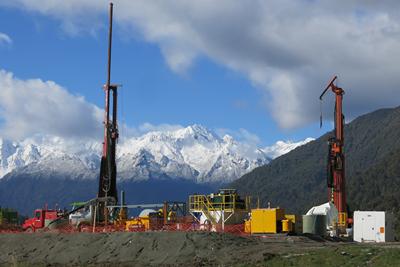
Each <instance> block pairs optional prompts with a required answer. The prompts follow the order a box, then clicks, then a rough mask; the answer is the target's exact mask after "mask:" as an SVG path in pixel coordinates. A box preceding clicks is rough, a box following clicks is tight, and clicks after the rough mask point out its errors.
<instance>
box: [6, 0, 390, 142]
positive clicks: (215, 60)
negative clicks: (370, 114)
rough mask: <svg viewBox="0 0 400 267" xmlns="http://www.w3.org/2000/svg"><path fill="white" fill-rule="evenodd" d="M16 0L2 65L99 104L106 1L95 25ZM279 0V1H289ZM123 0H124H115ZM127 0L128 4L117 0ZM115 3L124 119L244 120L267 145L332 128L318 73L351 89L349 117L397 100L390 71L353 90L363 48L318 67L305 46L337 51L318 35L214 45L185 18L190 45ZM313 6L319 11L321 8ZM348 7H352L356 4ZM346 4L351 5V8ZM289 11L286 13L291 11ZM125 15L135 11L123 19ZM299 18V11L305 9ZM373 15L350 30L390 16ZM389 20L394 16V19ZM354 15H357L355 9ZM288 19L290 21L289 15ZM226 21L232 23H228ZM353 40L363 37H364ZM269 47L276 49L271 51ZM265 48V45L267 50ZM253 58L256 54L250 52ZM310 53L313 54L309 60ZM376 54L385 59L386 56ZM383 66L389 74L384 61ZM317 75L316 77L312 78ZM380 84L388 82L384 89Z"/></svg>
mask: <svg viewBox="0 0 400 267" xmlns="http://www.w3.org/2000/svg"><path fill="white" fill-rule="evenodd" d="M21 2H22V3H21V6H23V5H26V6H29V7H26V8H23V7H15V6H11V7H10V6H8V5H7V3H6V4H3V5H5V6H3V7H2V6H1V5H0V32H1V33H4V34H6V35H8V36H9V37H10V38H11V39H12V43H7V42H3V43H0V59H1V60H0V69H3V70H5V71H7V72H12V73H13V74H14V76H15V77H16V78H17V79H20V80H27V79H36V78H39V79H41V80H43V81H47V80H51V81H54V82H55V83H57V84H58V85H60V86H62V87H64V88H66V89H67V90H68V91H69V92H70V93H72V94H74V95H81V96H84V98H85V99H86V101H87V102H89V103H92V104H94V105H96V106H98V107H100V108H102V107H103V99H104V95H103V91H102V89H101V86H102V84H103V83H104V81H105V78H106V72H105V70H106V49H107V47H106V45H107V28H106V27H107V16H106V12H107V4H105V5H104V10H103V11H102V12H100V13H98V14H94V15H90V14H89V15H88V17H91V16H93V18H95V19H94V22H93V23H94V24H95V26H96V27H94V28H95V29H94V30H93V29H92V28H91V25H90V23H87V22H81V21H78V22H76V18H75V17H74V16H71V15H70V14H69V13H68V10H67V9H65V10H63V8H62V7H60V8H59V9H55V11H54V13H52V12H53V11H52V10H51V9H49V10H50V11H49V12H47V13H46V12H41V13H39V12H38V10H39V8H40V7H39V5H38V9H37V10H35V9H34V8H32V4H31V3H30V2H34V1H28V0H22V1H21ZM50 2H51V1H50ZM67 2H68V1H67ZM72 2H73V1H72ZM88 2H90V1H88ZM138 2H140V1H138ZM271 2H274V1H271ZM275 2H276V1H275ZM284 2H285V3H287V1H284ZM289 2H290V1H289ZM322 2H324V1H322ZM11 5H12V4H11ZM88 5H89V4H88ZM121 5H123V2H122V1H121ZM125 5H128V4H126V3H125ZM306 5H313V4H312V3H307V4H304V6H305V7H306ZM315 5H317V4H315ZM33 6H34V5H33ZM61 6H62V5H61ZM272 6H274V7H276V6H277V4H276V3H275V4H272ZM96 7H97V5H96ZM278 7H279V5H278ZM51 8H54V7H51ZM115 8H116V22H115V27H114V40H113V66H112V81H113V82H115V83H122V84H123V87H122V89H121V91H120V97H119V101H120V118H121V119H122V120H123V121H124V122H126V124H127V125H128V126H130V127H138V126H139V125H141V124H144V123H151V124H154V125H159V124H172V125H183V126H187V125H190V124H194V123H197V124H202V125H204V126H206V127H208V128H211V129H214V130H218V129H219V130H221V129H225V130H226V131H227V132H236V133H238V135H240V134H239V130H240V129H245V130H247V131H249V132H250V133H253V134H255V135H256V136H258V138H259V139H260V145H270V144H272V143H274V142H276V141H277V140H289V139H290V140H302V139H305V138H306V137H318V136H319V135H321V134H323V133H324V132H326V131H327V130H329V129H330V127H331V124H330V123H326V124H325V126H324V128H323V129H319V122H318V117H319V101H318V96H319V92H320V91H321V90H322V89H323V88H322V87H323V86H324V83H325V81H328V80H329V79H330V76H331V74H338V73H339V75H340V74H343V76H344V79H343V80H342V81H341V82H343V83H342V84H341V85H343V86H345V85H346V86H349V87H350V86H351V87H352V90H353V92H354V93H352V94H350V96H349V98H350V100H349V102H350V103H345V109H346V108H347V109H348V113H350V114H349V116H348V117H349V118H353V117H355V116H357V115H360V114H362V113H364V112H367V111H372V110H373V109H375V108H379V107H385V106H386V103H387V106H394V105H396V103H395V101H393V100H392V99H393V98H392V97H388V96H390V95H391V94H392V93H393V92H395V93H398V91H397V90H396V91H395V90H394V88H393V85H394V84H396V82H397V80H393V81H392V80H391V79H387V80H388V81H389V82H386V85H384V86H383V97H380V98H378V99H376V98H374V97H373V96H372V97H371V96H366V94H365V93H364V94H363V93H361V89H364V90H367V92H369V91H368V90H369V88H367V89H365V83H368V81H365V83H364V80H363V78H362V77H360V78H358V79H356V78H352V77H358V76H360V73H363V72H362V71H364V72H365V70H357V66H355V67H354V66H353V67H352V68H350V67H348V66H352V64H353V65H355V64H361V63H358V61H357V60H359V59H363V58H365V55H363V54H362V53H360V55H358V54H357V53H355V56H354V57H355V59H352V58H349V57H348V56H343V57H344V59H342V60H339V63H337V62H336V63H329V64H331V66H329V68H328V67H326V69H323V68H322V67H321V66H320V65H318V64H322V65H324V67H325V66H326V64H325V63H324V62H322V63H317V62H318V61H317V60H316V59H315V55H312V56H310V55H309V54H307V53H309V52H310V51H309V50H312V49H313V48H312V46H315V51H316V52H318V49H321V53H324V54H326V55H327V57H328V61H327V62H333V60H332V58H336V57H337V54H336V53H337V52H336V51H335V52H332V54H330V53H331V52H330V51H333V50H332V49H331V50H329V48H330V47H326V46H325V47H324V44H319V42H320V40H321V39H323V37H321V38H320V39H318V38H317V39H318V40H316V41H313V40H308V42H310V43H309V44H305V45H304V51H302V50H297V49H298V46H297V47H291V46H290V41H289V40H288V42H287V43H286V42H285V41H284V43H283V44H285V45H286V44H287V46H288V47H282V48H281V47H279V45H278V46H277V45H276V43H274V44H271V43H268V42H267V41H265V43H263V42H264V41H260V44H262V45H265V47H266V48H268V49H269V50H265V51H264V50H262V51H261V52H262V53H260V54H252V53H250V52H248V53H246V52H243V50H246V49H247V50H249V51H250V50H252V51H255V50H256V48H257V47H259V46H260V44H257V43H256V42H257V41H258V40H259V39H258V37H257V39H254V40H253V39H249V42H247V41H246V43H244V44H234V43H232V42H231V43H229V42H230V41H227V42H225V40H229V39H230V38H231V37H230V36H229V35H228V34H226V35H227V36H226V37H224V41H221V42H219V43H218V42H217V41H215V45H214V46H212V44H213V42H214V40H215V39H213V38H211V37H212V36H214V34H215V33H213V32H212V29H210V28H206V26H204V23H202V24H201V27H203V28H201V29H198V28H200V27H197V25H196V24H194V23H195V22H193V24H191V25H193V28H194V30H193V31H196V30H198V31H199V33H198V35H196V36H200V37H202V38H203V40H205V41H207V42H209V43H210V46H209V47H207V42H199V44H197V43H192V42H191V40H187V39H184V38H181V37H180V36H178V35H176V34H175V35H174V34H172V35H171V36H172V37H171V36H167V37H164V35H163V33H161V34H160V33H159V32H158V31H155V32H152V30H151V29H150V30H149V28H148V27H147V25H151V23H153V20H152V18H151V16H152V15H151V14H150V15H148V17H146V18H144V19H143V18H142V17H141V16H137V15H136V14H130V13H129V12H127V11H126V12H125V13H122V11H119V12H121V14H120V13H117V10H118V8H119V6H118V3H117V4H116V7H115ZM279 8H281V7H279ZM314 8H315V9H316V10H318V9H321V8H325V7H321V6H316V7H314ZM200 9H201V7H196V9H195V10H200ZM353 9H354V10H357V8H354V7H353ZM349 10H350V11H351V10H352V9H351V8H350V7H349ZM383 10H385V9H384V8H383ZM196 12H197V11H196ZM249 12H250V11H249ZM287 12H288V14H289V13H290V10H288V11H287ZM337 12H339V11H337ZM354 12H355V11H354ZM357 12H359V11H357ZM233 13H234V12H233ZM250 13H251V12H250ZM196 14H197V13H196ZM202 14H203V13H201V12H198V17H199V18H200V17H202V16H203V15H202ZM352 14H353V12H350V13H349V14H347V13H345V14H344V15H343V16H345V18H346V19H349V20H351V21H353V20H355V19H354V14H353V15H352ZM363 14H364V13H363ZM119 15H120V17H119V18H121V17H122V18H123V19H124V20H122V19H119V18H118V16H119ZM230 15H231V14H227V15H226V16H227V19H228V20H229V19H232V18H231V17H233V16H230ZM250 15H251V14H250ZM135 16H136V17H135ZM207 16H208V15H207ZM265 16H268V14H266V15H265ZM352 16H353V19H352ZM131 17H133V18H134V19H132V21H128V22H126V21H127V20H128V19H130V18H131ZM171 17H173V15H171ZM140 19H141V20H140ZM298 19H299V20H306V19H305V18H298ZM373 19H375V17H374V16H371V17H370V18H368V20H367V21H366V22H365V25H364V24H361V25H359V27H360V28H359V29H357V30H361V31H362V30H364V29H365V30H367V29H368V28H367V26H368V27H371V25H372V26H374V25H375V26H376V27H377V28H378V30H381V31H382V32H383V31H384V30H385V29H386V28H385V27H387V24H390V25H391V22H392V21H389V22H387V24H385V22H380V21H379V20H377V21H376V22H374V20H373ZM392 19H394V21H397V20H396V19H397V18H392ZM357 20H358V21H359V20H360V19H359V18H357ZM66 21H67V22H71V23H72V25H74V27H78V28H79V27H82V28H83V30H82V31H81V30H80V29H78V30H76V29H75V30H76V32H73V33H71V32H68V30H65V23H66ZM185 22H186V21H185V20H183V21H180V23H182V24H185ZM74 23H76V24H74ZM80 23H83V25H81V24H80ZM288 23H293V25H294V23H296V20H295V19H294V21H293V22H288ZM335 23H336V22H332V23H331V20H330V18H327V19H326V25H325V27H326V30H328V29H330V28H331V27H339V26H340V25H336V24H335ZM354 23H355V22H354ZM358 23H359V22H358ZM363 23H364V22H363ZM371 23H372V24H371ZM187 24H189V23H187ZM260 24H262V22H260ZM322 24H325V23H322ZM381 24H382V25H381ZM227 25H230V24H228V23H227ZM282 25H284V23H282ZM221 27H222V26H221ZM224 27H225V26H224ZM224 27H222V29H223V30H224V32H223V34H225V33H229V31H230V30H231V31H232V36H234V38H237V36H235V34H233V33H235V31H234V30H235V29H230V28H229V29H228V30H226V29H225V28H224ZM226 27H229V26H226ZM233 27H234V26H233ZM250 27H252V26H250ZM131 28H134V29H133V30H132V29H131ZM252 28H253V27H252ZM320 30H321V29H314V32H312V31H313V30H311V33H310V34H311V35H312V36H314V35H318V33H319V32H320ZM238 31H240V29H238ZM244 31H246V29H244ZM284 31H290V30H288V29H287V28H282V32H284ZM295 31H296V28H295V27H293V35H294V34H296V33H295ZM188 32H190V31H188ZM157 34H158V35H157ZM208 34H209V35H208ZM305 34H306V33H305ZM159 36H161V37H159ZM243 36H245V34H244V35H243ZM257 36H259V35H257ZM207 38H209V39H207ZM232 38H233V37H232ZM221 39H222V37H221ZM235 40H236V39H235ZM382 40H386V37H385V36H383V35H382V36H375V37H374V36H372V37H371V43H372V44H371V46H373V45H374V43H373V42H376V43H382ZM358 41H359V42H360V43H361V42H362V41H363V40H362V37H360V40H358ZM358 41H357V40H356V42H358ZM238 42H240V41H239V40H238ZM250 42H255V44H254V45H250V44H249V43H250ZM335 42H336V41H334V45H335V46H334V47H335V48H337V50H342V51H340V52H341V53H342V55H348V54H349V51H350V54H351V53H352V52H351V51H354V49H353V48H352V47H350V48H348V49H349V50H347V47H346V46H347V45H349V44H348V43H347V42H344V43H342V42H338V43H335ZM204 43H206V44H204ZM277 43H278V42H277ZM227 44H228V45H227ZM224 45H225V46H226V51H228V50H229V49H233V48H230V47H236V46H237V47H238V48H237V49H238V50H232V51H228V52H230V53H232V54H235V53H236V54H239V53H242V52H243V55H242V56H240V57H238V58H234V57H233V56H232V58H233V59H232V60H231V58H230V57H229V55H230V54H229V53H228V52H227V53H226V54H225V53H224V50H225V48H224V47H223V46H224ZM309 46H311V48H309ZM349 46H350V45H349ZM180 47H182V50H183V52H182V56H187V55H186V54H185V53H186V51H189V52H188V54H189V55H191V54H195V56H194V58H193V59H191V60H190V64H188V66H187V67H184V68H183V70H182V69H181V68H180V67H179V68H178V69H177V68H175V67H174V66H175V65H174V63H171V62H173V61H172V60H174V58H175V56H176V54H177V53H178V55H179V48H180ZM215 47H218V49H216V48H215ZM283 48H284V49H283ZM395 48H396V47H393V49H395ZM263 49H264V48H263ZM272 49H275V50H274V51H272ZM352 49H353V50H352ZM368 49H369V47H366V48H365V51H368ZM390 49H392V48H391V47H390ZM390 49H388V53H389V52H390V51H391V50H390ZM192 50H193V51H192ZM270 50H271V51H270ZM281 50H282V51H281ZM166 51H167V52H166ZM169 51H172V53H170V52H169ZM177 51H178V52H177ZM254 53H255V52H254ZM264 53H265V54H268V55H266V56H265V59H264V58H263V57H264ZM316 54H318V53H316ZM291 55H293V56H291ZM379 56H381V55H379ZM253 57H255V58H256V59H254V60H253ZM311 58H312V60H315V62H310V60H311ZM363 60H365V59H363ZM367 60H368V62H367V63H368V64H370V63H371V62H372V63H375V61H374V60H375V58H371V59H370V58H367ZM380 60H381V59H380ZM303 61H304V62H303ZM347 61H348V62H347ZM305 62H306V63H305ZM354 62H355V63H354ZM261 63H262V64H264V65H262V67H260V69H257V67H255V66H259V65H260V64H261ZM343 63H345V64H343ZM377 63H382V64H385V65H386V66H387V65H388V64H387V62H386V61H385V62H377ZM389 65H390V64H389ZM293 69H296V70H293ZM321 69H323V70H321ZM349 69H351V71H353V72H354V76H350V75H349ZM390 70H391V69H390ZM385 71H386V73H387V70H385ZM260 73H261V75H259V74H260ZM264 73H265V75H264ZM378 74H379V73H378ZM378 74H376V76H378ZM317 75H318V78H316V76H317ZM376 76H374V75H371V79H374V80H373V82H372V84H373V85H375V84H379V83H378V82H379V81H376V79H375V77H376ZM395 76H396V75H393V77H395ZM390 78H392V77H390ZM393 79H394V78H393ZM395 79H397V77H395ZM369 84H371V82H369ZM297 87H298V88H297ZM281 88H282V90H281ZM285 88H286V91H285V92H284V93H282V94H280V95H277V92H278V91H280V90H281V91H284V89H285ZM385 88H387V90H386V91H385ZM302 92H304V94H303V93H302ZM348 94H349V93H348ZM357 94H358V95H357ZM391 96H393V94H392V95H391ZM346 97H347V95H346ZM328 98H333V96H328ZM286 99H287V102H286ZM21 104H22V105H23V103H21ZM331 104H332V102H330V101H329V100H328V101H327V102H326V103H325V104H324V109H325V110H324V113H325V115H326V117H328V118H329V117H331V116H330V115H331V110H332V108H333V106H332V105H331ZM328 112H329V113H328ZM286 114H291V115H290V116H289V115H286ZM77 119H78V118H77ZM239 138H240V136H239Z"/></svg>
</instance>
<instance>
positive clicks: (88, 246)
mask: <svg viewBox="0 0 400 267" xmlns="http://www.w3.org/2000/svg"><path fill="white" fill-rule="evenodd" d="M0 266H400V244H399V243H386V244H383V245H378V244H356V243H353V242H341V241H333V240H323V239H321V238H312V237H306V236H286V235H275V236H274V235H271V236H259V237H240V236H236V235H232V234H223V233H212V232H140V233H128V232H117V233H95V234H92V233H71V234H66V233H30V234H28V233H13V234H0Z"/></svg>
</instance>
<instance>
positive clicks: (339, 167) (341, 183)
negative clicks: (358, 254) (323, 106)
mask: <svg viewBox="0 0 400 267" xmlns="http://www.w3.org/2000/svg"><path fill="white" fill-rule="evenodd" d="M336 79H337V76H335V77H333V79H332V80H331V81H330V82H329V84H328V86H327V87H326V88H325V90H324V91H323V92H322V94H321V96H320V97H319V98H320V100H321V101H322V97H323V96H324V95H325V93H326V92H327V91H328V90H329V89H331V90H332V92H333V93H334V94H335V96H336V100H335V110H334V114H335V116H334V123H335V130H334V136H333V137H331V138H330V139H329V157H328V175H327V176H328V177H327V180H328V188H329V201H331V202H333V204H334V205H335V206H336V208H337V209H338V211H339V221H338V225H339V226H342V227H346V226H347V213H348V211H347V203H346V190H345V156H344V151H343V148H344V135H343V126H344V115H343V113H342V101H343V95H344V90H343V89H342V88H340V87H338V86H336V85H335V84H334V82H335V80H336ZM321 124H322V117H321Z"/></svg>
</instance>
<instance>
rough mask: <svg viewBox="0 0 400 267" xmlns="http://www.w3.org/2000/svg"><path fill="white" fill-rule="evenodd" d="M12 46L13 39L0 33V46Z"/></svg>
mask: <svg viewBox="0 0 400 267" xmlns="http://www.w3.org/2000/svg"><path fill="white" fill-rule="evenodd" d="M2 43H4V44H9V45H10V44H12V39H11V38H10V36H8V35H7V34H5V33H2V32H0V44H2Z"/></svg>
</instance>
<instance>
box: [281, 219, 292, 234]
mask: <svg viewBox="0 0 400 267" xmlns="http://www.w3.org/2000/svg"><path fill="white" fill-rule="evenodd" d="M292 226H293V225H292V221H290V220H288V219H285V220H282V232H283V233H290V232H292V229H293V227H292Z"/></svg>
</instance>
